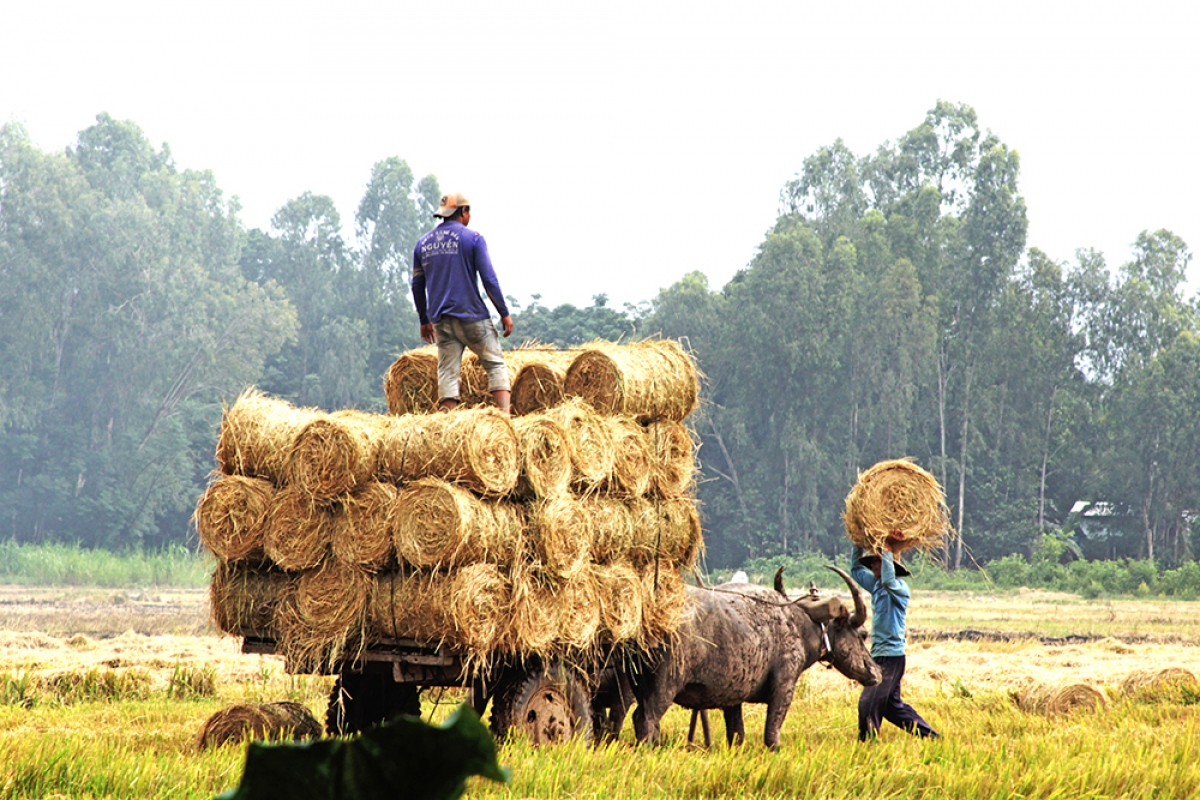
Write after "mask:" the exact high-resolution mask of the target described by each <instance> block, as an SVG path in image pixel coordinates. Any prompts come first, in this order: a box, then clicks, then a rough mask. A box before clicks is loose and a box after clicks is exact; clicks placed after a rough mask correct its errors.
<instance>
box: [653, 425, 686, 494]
mask: <svg viewBox="0 0 1200 800" xmlns="http://www.w3.org/2000/svg"><path fill="white" fill-rule="evenodd" d="M644 430H645V436H646V441H647V442H648V444H649V447H650V465H651V466H650V490H651V491H652V492H654V493H655V494H657V495H659V496H660V497H679V496H680V495H684V494H687V493H689V492H690V491H691V489H692V484H693V483H694V481H695V476H696V461H695V452H696V448H695V445H694V444H693V442H692V436H691V433H689V432H688V429H687V428H686V427H685V426H684V425H683V423H681V422H676V421H675V420H670V419H660V420H654V421H652V422H650V423H648V424H647V425H646V427H645V429H644Z"/></svg>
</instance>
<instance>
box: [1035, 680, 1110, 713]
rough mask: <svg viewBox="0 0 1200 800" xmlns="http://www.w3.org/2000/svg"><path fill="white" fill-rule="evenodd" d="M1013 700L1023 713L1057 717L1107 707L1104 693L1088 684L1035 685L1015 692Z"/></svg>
mask: <svg viewBox="0 0 1200 800" xmlns="http://www.w3.org/2000/svg"><path fill="white" fill-rule="evenodd" d="M1013 699H1015V700H1016V702H1017V707H1018V708H1020V709H1021V710H1022V711H1027V712H1031V713H1036V714H1046V715H1048V716H1055V715H1059V714H1069V713H1071V712H1072V711H1079V710H1086V711H1096V710H1098V709H1101V708H1104V706H1105V705H1107V700H1106V699H1105V697H1104V693H1103V692H1101V691H1100V690H1099V689H1096V688H1095V687H1093V686H1089V685H1088V684H1086V683H1073V684H1070V685H1067V686H1053V685H1049V684H1034V685H1032V686H1029V687H1026V688H1024V689H1022V690H1020V691H1018V692H1015V693H1014V695H1013Z"/></svg>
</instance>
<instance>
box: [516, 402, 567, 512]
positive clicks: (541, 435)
mask: <svg viewBox="0 0 1200 800" xmlns="http://www.w3.org/2000/svg"><path fill="white" fill-rule="evenodd" d="M513 426H514V427H515V428H516V431H517V436H518V437H519V438H520V440H521V471H520V475H519V477H518V479H517V488H516V492H515V493H516V494H519V495H522V496H524V497H549V496H551V495H555V494H561V493H562V492H565V491H567V490H568V488H569V486H570V484H571V452H570V442H569V441H568V439H567V432H566V431H565V430H564V429H563V427H562V425H559V424H558V423H557V422H555V421H554V420H553V419H551V418H550V417H548V416H546V415H545V414H530V415H528V416H525V417H517V418H516V419H514V420H513Z"/></svg>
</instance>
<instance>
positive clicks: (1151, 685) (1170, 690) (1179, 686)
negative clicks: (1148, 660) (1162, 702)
mask: <svg viewBox="0 0 1200 800" xmlns="http://www.w3.org/2000/svg"><path fill="white" fill-rule="evenodd" d="M1197 689H1200V682H1197V680H1196V676H1195V675H1194V674H1192V672H1191V671H1190V670H1187V669H1184V668H1183V667H1167V668H1165V669H1148V670H1140V671H1138V672H1133V673H1130V674H1129V675H1128V676H1126V677H1125V680H1123V681H1121V691H1122V693H1124V694H1127V695H1131V696H1133V697H1135V698H1137V699H1142V700H1157V699H1160V698H1163V697H1168V696H1172V695H1179V694H1183V692H1185V691H1190V692H1191V694H1192V696H1193V697H1194V696H1195V695H1196V694H1197Z"/></svg>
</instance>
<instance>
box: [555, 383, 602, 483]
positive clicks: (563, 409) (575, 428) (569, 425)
mask: <svg viewBox="0 0 1200 800" xmlns="http://www.w3.org/2000/svg"><path fill="white" fill-rule="evenodd" d="M545 414H546V416H547V417H549V418H550V419H553V420H554V421H555V422H557V423H558V424H559V425H561V426H562V428H563V430H564V431H566V432H567V443H568V445H569V447H568V453H569V454H570V456H571V482H572V483H573V484H574V485H576V486H577V487H579V488H580V489H583V490H587V489H594V488H596V487H599V486H602V485H603V484H604V483H606V482H607V481H608V480H609V478H610V476H611V475H612V469H613V461H614V460H615V459H616V445H615V443H614V442H613V438H612V431H611V430H609V427H608V423H607V421H606V420H605V418H604V417H602V416H600V415H599V414H597V413H596V411H595V409H593V408H592V407H591V406H590V405H588V404H587V403H585V402H583V401H582V400H580V399H578V398H571V399H569V400H565V401H564V402H563V403H562V404H560V405H558V406H555V407H554V408H551V409H548V410H547V411H546V412H545Z"/></svg>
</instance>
